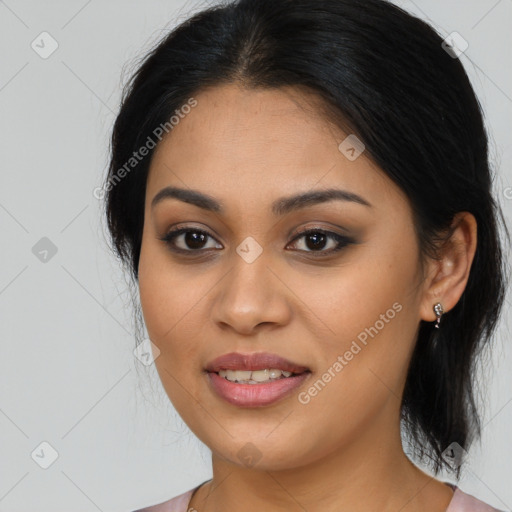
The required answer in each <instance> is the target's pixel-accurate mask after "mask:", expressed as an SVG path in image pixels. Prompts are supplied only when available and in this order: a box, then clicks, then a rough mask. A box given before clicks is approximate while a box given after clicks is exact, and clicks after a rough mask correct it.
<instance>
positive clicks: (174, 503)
mask: <svg viewBox="0 0 512 512" xmlns="http://www.w3.org/2000/svg"><path fill="white" fill-rule="evenodd" d="M203 483H205V482H203ZM201 485H203V484H200V485H198V486H197V487H194V488H193V489H190V490H189V491H187V492H184V493H183V494H180V495H179V496H176V497H175V498H172V499H170V500H167V501H164V502H162V503H158V504H156V505H152V506H150V507H146V508H141V509H139V510H135V511H134V512H189V510H188V508H189V502H190V498H191V497H192V494H193V493H194V491H196V490H197V489H199V487H201ZM447 485H449V486H450V487H451V488H452V489H453V490H454V493H453V498H452V501H450V504H449V505H448V508H447V509H446V512H504V511H502V510H498V509H496V508H493V507H491V506H490V505H487V503H484V502H483V501H480V500H479V499H477V498H475V497H474V496H471V495H470V494H466V493H465V492H463V491H461V490H460V489H459V488H458V487H457V486H456V485H453V484H448V483H447ZM192 512H193V511H192Z"/></svg>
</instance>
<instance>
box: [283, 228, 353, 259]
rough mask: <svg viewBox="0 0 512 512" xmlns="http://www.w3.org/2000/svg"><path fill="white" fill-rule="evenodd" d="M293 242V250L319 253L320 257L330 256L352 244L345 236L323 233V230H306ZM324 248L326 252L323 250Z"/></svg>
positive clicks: (330, 232)
mask: <svg viewBox="0 0 512 512" xmlns="http://www.w3.org/2000/svg"><path fill="white" fill-rule="evenodd" d="M301 239H303V242H302V243H297V242H296V241H297V240H301ZM293 242H294V245H295V248H297V246H302V247H303V248H299V249H298V250H299V251H303V252H312V253H320V254H321V255H324V254H331V253H333V252H336V251H339V250H341V249H343V247H346V246H347V245H349V244H351V243H354V241H353V240H351V239H350V238H347V237H346V236H342V235H339V234H338V233H333V232H332V231H325V230H323V229H308V230H305V231H302V232H301V233H300V234H299V235H298V236H296V237H295V238H294V240H293ZM304 247H305V248H304ZM326 248H327V250H324V249H326Z"/></svg>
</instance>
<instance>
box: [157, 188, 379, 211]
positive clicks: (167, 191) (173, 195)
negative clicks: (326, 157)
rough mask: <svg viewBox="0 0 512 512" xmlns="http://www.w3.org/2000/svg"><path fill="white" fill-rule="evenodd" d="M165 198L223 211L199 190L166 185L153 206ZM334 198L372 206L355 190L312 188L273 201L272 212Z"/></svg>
mask: <svg viewBox="0 0 512 512" xmlns="http://www.w3.org/2000/svg"><path fill="white" fill-rule="evenodd" d="M164 199H178V200H180V201H183V202H185V203H189V204H193V205H194V206H197V207H199V208H202V209H203V210H209V211H212V212H217V213H222V212H223V207H222V205H221V203H219V202H218V201H217V200H216V199H214V198H213V197H211V196H209V195H207V194H203V193H202V192H198V191H197V190H191V189H184V188H178V187H165V188H163V189H162V190H160V192H158V193H157V194H156V195H155V197H154V198H153V200H152V201H151V208H154V207H155V206H156V205H157V204H158V203H160V202H161V201H163V200H164ZM334 200H339V201H351V202H354V203H358V204H362V205H364V206H368V207H370V208H371V207H372V205H371V204H370V203H369V202H368V201H366V199H363V198H362V197H361V196H359V195H357V194H354V193H353V192H348V191H347V190H340V189H336V188H330V189H326V190H312V191H309V192H303V193H301V194H297V195H293V196H288V197H282V198H280V199H278V200H277V201H275V202H274V203H272V213H273V214H274V215H284V214H285V213H289V212H291V211H293V210H298V209H299V208H304V207H306V206H312V205H315V204H319V203H325V202H327V201H334Z"/></svg>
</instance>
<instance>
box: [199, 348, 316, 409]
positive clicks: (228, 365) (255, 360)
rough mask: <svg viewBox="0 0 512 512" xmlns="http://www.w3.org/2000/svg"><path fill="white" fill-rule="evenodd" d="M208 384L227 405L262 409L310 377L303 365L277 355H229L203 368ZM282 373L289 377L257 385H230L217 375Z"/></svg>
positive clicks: (234, 383)
mask: <svg viewBox="0 0 512 512" xmlns="http://www.w3.org/2000/svg"><path fill="white" fill-rule="evenodd" d="M205 369H206V372H207V376H208V383H209V385H210V388H211V389H212V391H213V392H214V393H215V394H216V395H217V396H219V397H220V398H222V399H224V400H225V401H226V402H228V403H230V404H232V405H236V406H238V407H263V406H268V405H270V404H273V403H275V402H277V401H279V400H281V399H283V398H285V397H286V396H289V395H290V394H291V393H292V392H293V391H294V390H296V389H297V388H298V387H300V386H302V384H303V383H304V382H305V381H306V380H307V379H308V377H309V376H310V374H311V370H309V368H307V367H306V366H302V365H299V364H297V363H295V362H293V361H289V360H288V359H284V358H283V357H280V356H278V355H276V354H269V353H266V352H264V353H257V354H239V353H237V352H232V353H230V354H225V355H223V356H220V357H218V358H217V359H214V360H213V361H211V362H210V363H208V365H207V366H206V368H205ZM266 369H268V370H270V369H275V370H283V371H285V372H290V373H292V375H290V376H288V377H283V378H280V379H276V380H270V381H265V382H259V383H251V384H246V383H239V382H232V381H229V380H227V379H225V378H224V377H221V376H220V375H219V374H218V372H220V371H222V370H232V371H237V370H238V371H254V372H256V371H258V370H266Z"/></svg>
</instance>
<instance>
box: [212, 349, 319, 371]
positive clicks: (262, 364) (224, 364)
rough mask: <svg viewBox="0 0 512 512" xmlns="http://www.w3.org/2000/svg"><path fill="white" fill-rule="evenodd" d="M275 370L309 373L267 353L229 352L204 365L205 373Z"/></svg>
mask: <svg viewBox="0 0 512 512" xmlns="http://www.w3.org/2000/svg"><path fill="white" fill-rule="evenodd" d="M271 368H276V369H278V370H284V371H286V372H292V373H304V372H307V371H309V368H307V367H306V366H302V365H299V364H297V363H294V362H292V361H289V360H288V359H284V358H283V357H280V356H278V355H277V354H270V353H268V352H259V353H256V354H240V353H238V352H231V353H229V354H224V355H222V356H220V357H217V358H216V359H214V360H213V361H211V362H210V363H208V364H207V365H206V368H205V369H206V371H207V372H210V373H218V372H219V370H250V371H255V370H265V369H271Z"/></svg>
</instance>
